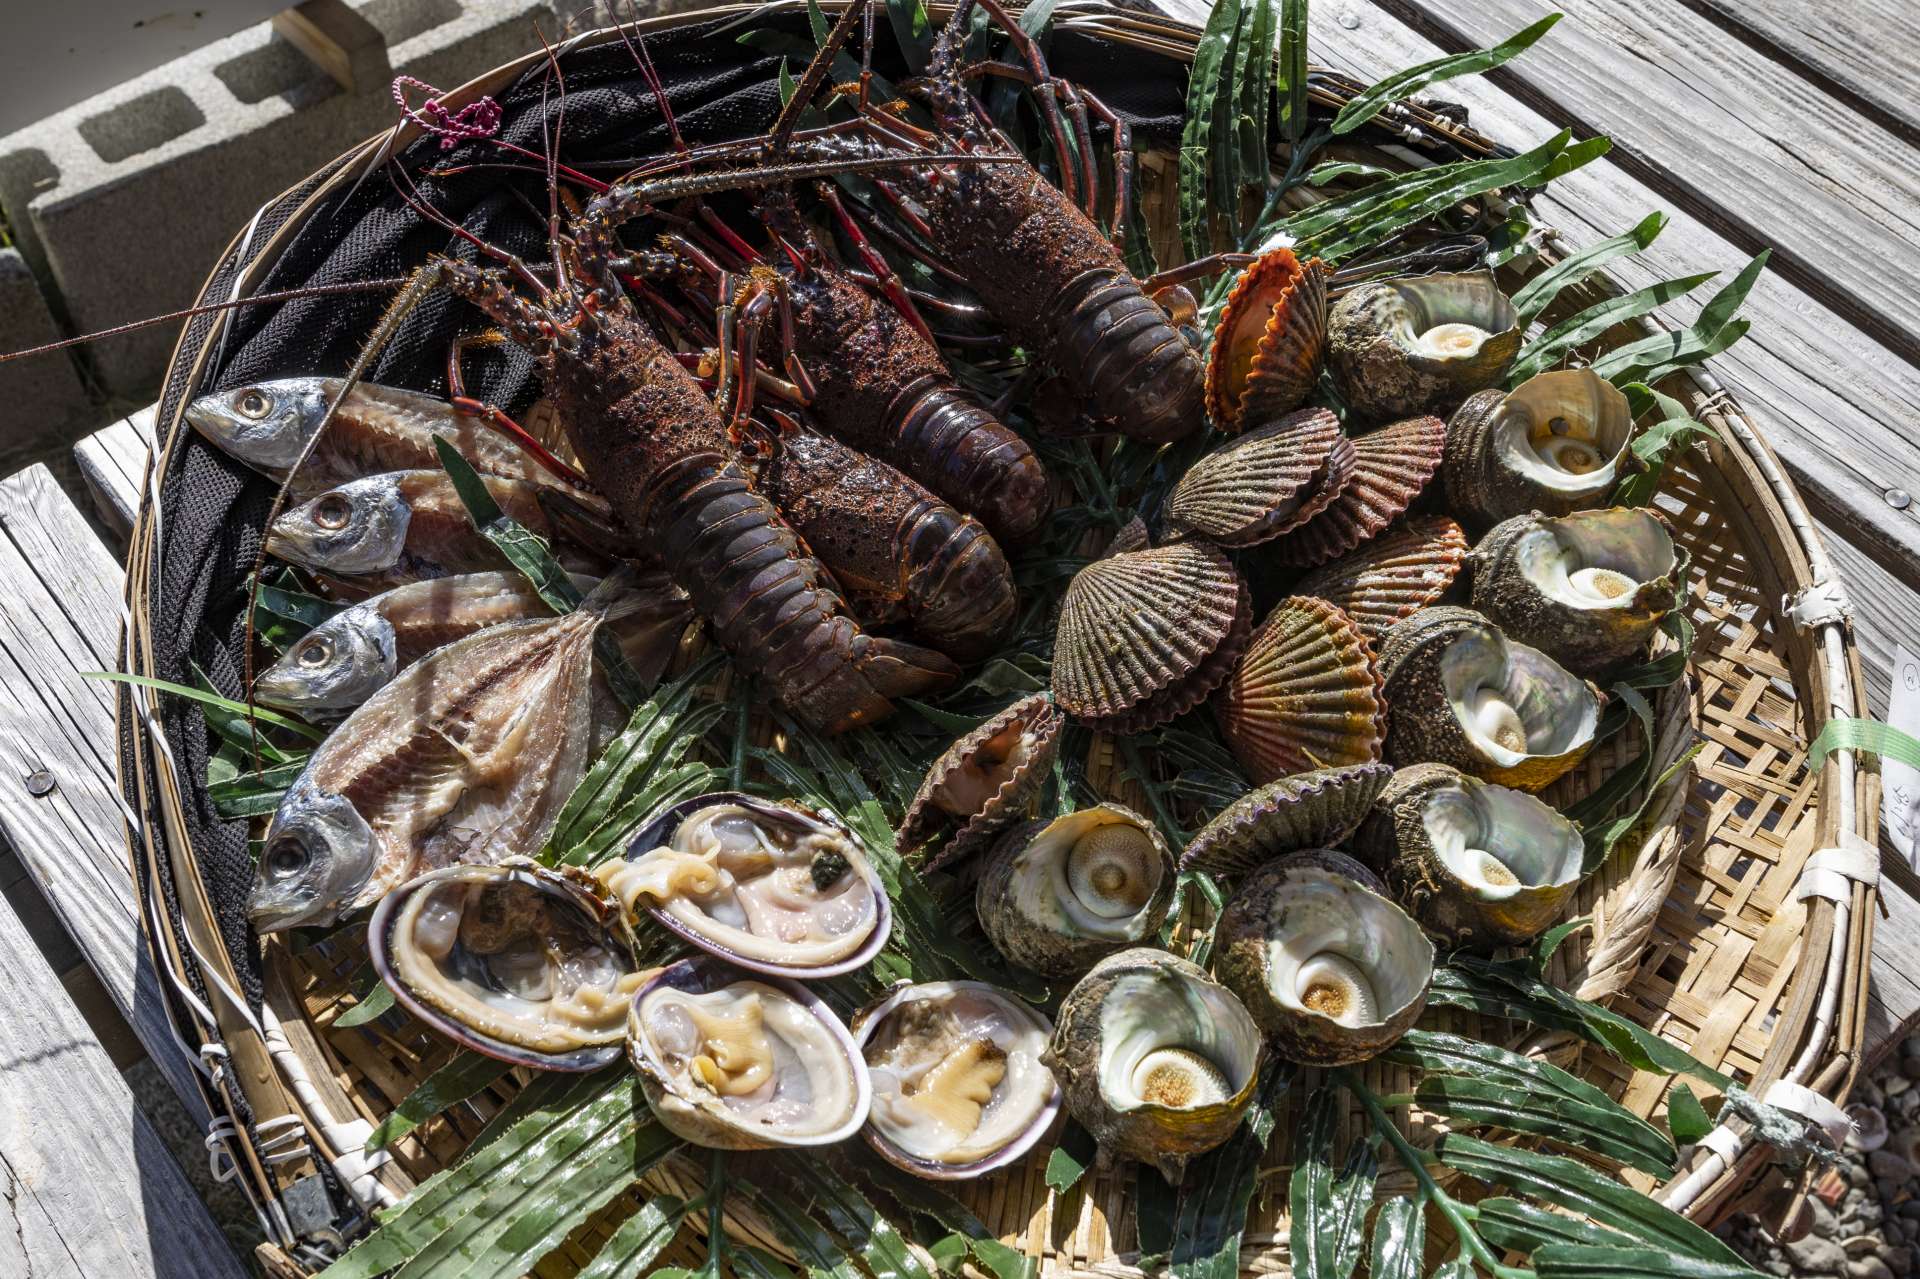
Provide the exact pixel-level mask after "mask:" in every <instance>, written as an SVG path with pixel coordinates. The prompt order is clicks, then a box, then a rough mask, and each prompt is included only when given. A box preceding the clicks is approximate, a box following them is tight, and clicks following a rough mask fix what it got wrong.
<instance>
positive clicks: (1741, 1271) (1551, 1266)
mask: <svg viewBox="0 0 1920 1279" xmlns="http://www.w3.org/2000/svg"><path fill="white" fill-rule="evenodd" d="M1533 1269H1534V1273H1535V1274H1537V1275H1539V1276H1540V1279H1763V1276H1762V1275H1761V1273H1760V1272H1759V1271H1758V1270H1754V1269H1753V1268H1751V1267H1749V1266H1746V1265H1744V1264H1742V1263H1741V1262H1740V1261H1739V1259H1738V1258H1735V1259H1734V1260H1733V1261H1710V1260H1706V1259H1703V1258H1696V1257H1684V1256H1675V1255H1674V1254H1673V1253H1671V1252H1668V1251H1666V1250H1665V1249H1663V1248H1595V1247H1591V1246H1588V1245H1583V1244H1549V1245H1548V1246H1546V1247H1544V1248H1541V1249H1540V1250H1539V1251H1537V1252H1535V1253H1534V1254H1533Z"/></svg>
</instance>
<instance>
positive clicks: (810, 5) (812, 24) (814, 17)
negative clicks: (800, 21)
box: [807, 0, 833, 49]
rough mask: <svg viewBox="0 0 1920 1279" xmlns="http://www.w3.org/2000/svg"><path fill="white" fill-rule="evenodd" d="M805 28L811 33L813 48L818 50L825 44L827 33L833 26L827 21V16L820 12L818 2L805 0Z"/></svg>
mask: <svg viewBox="0 0 1920 1279" xmlns="http://www.w3.org/2000/svg"><path fill="white" fill-rule="evenodd" d="M807 26H808V27H809V28H810V29H811V30H812V32H813V47H814V48H816V49H817V48H819V47H820V46H821V45H823V44H825V43H826V42H827V33H828V32H830V31H831V30H832V29H833V24H832V23H830V22H828V21H827V15H826V14H824V13H822V12H821V11H820V0H807Z"/></svg>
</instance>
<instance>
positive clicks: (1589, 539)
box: [1473, 506, 1685, 676]
mask: <svg viewBox="0 0 1920 1279" xmlns="http://www.w3.org/2000/svg"><path fill="white" fill-rule="evenodd" d="M1684 568H1685V565H1684V559H1683V556H1682V553H1681V552H1680V550H1679V548H1678V547H1676V546H1675V545H1674V541H1673V532H1672V529H1671V528H1670V527H1669V526H1668V524H1667V522H1666V520H1665V519H1663V518H1662V517H1661V516H1660V515H1659V514H1658V513H1657V512H1655V511H1651V510H1646V509H1638V510H1636V509H1631V508H1628V507H1619V506H1616V507H1608V508H1606V509H1603V510H1597V511H1575V512H1574V513H1573V514H1571V515H1565V516H1561V517H1559V518H1557V519H1553V518H1547V517H1543V516H1540V515H1534V514H1527V515H1516V516H1514V517H1513V518H1512V519H1509V520H1502V521H1501V522H1500V523H1499V524H1496V525H1495V526H1494V527H1493V531H1492V532H1490V533H1488V534H1487V535H1486V537H1484V538H1482V539H1481V541H1480V545H1479V546H1477V547H1475V548H1474V551H1473V606H1474V607H1475V608H1476V609H1478V610H1480V612H1482V613H1483V614H1485V615H1486V617H1487V619H1488V620H1489V621H1491V622H1493V623H1494V624H1495V625H1497V626H1498V627H1499V628H1500V629H1501V630H1503V631H1505V632H1506V633H1507V634H1508V635H1509V636H1510V637H1512V638H1513V639H1517V640H1520V641H1521V642H1523V643H1527V644H1531V645H1533V646H1534V647H1535V648H1538V649H1539V650H1541V651H1542V652H1544V653H1546V654H1547V655H1548V656H1549V657H1551V658H1553V659H1554V660H1555V661H1557V662H1559V663H1560V664H1561V665H1562V666H1565V667H1566V668H1567V669H1568V670H1571V671H1573V672H1575V673H1576V674H1579V675H1595V676H1597V675H1600V674H1602V673H1604V672H1606V671H1608V670H1611V669H1612V668H1614V667H1616V666H1619V665H1620V664H1621V663H1623V662H1625V661H1627V660H1629V659H1631V658H1633V657H1635V656H1636V655H1638V654H1641V653H1644V652H1646V650H1647V644H1648V643H1649V641H1651V640H1652V638H1653V633H1654V631H1655V630H1656V629H1657V628H1658V627H1659V625H1660V619H1661V618H1663V617H1665V616H1666V615H1667V614H1668V613H1670V612H1672V611H1673V606H1674V601H1675V598H1676V595H1677V591H1678V584H1679V578H1680V577H1681V576H1682V574H1683V572H1684Z"/></svg>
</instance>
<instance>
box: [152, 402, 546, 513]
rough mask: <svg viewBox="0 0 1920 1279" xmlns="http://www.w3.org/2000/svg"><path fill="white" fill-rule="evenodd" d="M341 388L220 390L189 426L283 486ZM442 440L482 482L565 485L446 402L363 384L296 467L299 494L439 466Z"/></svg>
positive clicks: (197, 406) (195, 407) (193, 411)
mask: <svg viewBox="0 0 1920 1279" xmlns="http://www.w3.org/2000/svg"><path fill="white" fill-rule="evenodd" d="M343 382H344V379H342V378H332V377H289V378H276V379H274V380H272V381H269V382H255V383H253V384H251V385H249V386H242V387H236V388H235V389H233V390H231V391H215V392H212V393H211V394H208V395H203V396H200V397H199V398H198V399H196V400H194V401H193V403H191V404H189V405H188V406H187V421H188V422H190V423H192V424H193V427H194V429H195V430H197V431H199V432H200V433H201V434H202V435H204V436H206V437H207V438H208V439H209V440H211V441H213V443H214V444H215V445H217V446H219V448H221V449H222V450H223V451H225V452H226V453H228V454H230V455H232V456H233V457H236V458H239V459H240V460H241V461H242V462H245V463H246V464H247V465H249V466H251V467H254V468H255V469H256V470H260V471H264V472H265V473H267V474H268V475H271V476H273V477H274V478H275V479H281V478H283V477H284V476H285V475H286V473H287V470H288V468H290V467H291V466H292V465H293V464H294V462H295V461H296V460H298V459H299V456H300V450H302V449H304V448H305V447H306V446H307V441H308V440H309V439H311V438H312V437H313V433H314V431H315V430H316V429H318V427H319V425H320V421H321V419H322V418H324V417H325V416H326V412H327V405H329V404H331V403H332V402H333V397H334V396H336V395H338V394H339V393H340V387H341V385H342V384H343ZM436 435H438V436H442V437H444V438H446V439H447V440H449V441H450V442H451V443H452V444H453V445H454V447H455V448H457V449H459V450H460V452H461V454H462V455H463V456H464V457H466V459H467V460H468V461H469V462H471V463H473V467H474V469H475V470H477V471H479V472H481V473H482V474H484V475H500V476H505V477H508V478H511V479H520V480H527V481H529V482H532V483H537V484H548V485H561V484H564V483H565V481H564V480H562V479H561V478H560V477H559V476H557V475H555V474H554V473H553V472H551V471H549V470H547V469H546V468H545V467H544V466H542V465H541V464H540V463H539V462H538V461H536V460H535V459H534V458H533V457H532V456H531V455H529V454H528V453H527V452H525V451H524V450H523V449H521V447H520V446H519V445H518V444H517V443H515V442H514V441H513V440H511V439H509V438H508V437H506V436H505V435H502V434H501V433H500V432H498V431H496V430H494V429H493V428H492V427H491V426H489V425H488V424H487V423H486V422H484V421H483V420H481V419H480V418H478V417H474V416H472V415H470V414H466V413H461V412H458V411H457V410H456V409H455V408H454V407H453V405H452V404H450V403H448V402H447V401H446V400H442V399H438V398H436V397H434V396H431V395H422V394H420V393H419V392H418V391H408V390H403V389H401V388H399V387H393V386H378V385H375V384H372V383H368V382H361V383H359V384H358V385H356V386H355V387H354V388H353V391H352V392H351V393H350V394H349V395H348V396H347V398H346V399H345V400H344V401H343V402H342V403H341V405H340V411H339V412H338V413H337V414H335V415H334V419H333V424H332V425H331V426H329V427H328V428H327V433H326V435H325V436H323V437H322V438H321V440H320V443H319V445H318V446H316V447H315V449H314V451H313V456H312V457H310V458H308V459H307V462H306V465H304V466H302V467H301V468H300V474H299V476H298V478H297V480H296V481H295V491H296V492H297V493H299V494H301V495H302V496H306V495H309V494H313V493H317V492H320V491H322V490H324V489H327V488H330V487H332V486H333V485H335V484H340V483H343V482H344V481H347V480H351V479H354V478H356V477H358V476H361V475H369V474H372V473H374V472H376V471H391V470H400V469H435V468H438V467H439V465H440V457H439V454H438V453H437V452H435V450H434V447H433V437H434V436H436Z"/></svg>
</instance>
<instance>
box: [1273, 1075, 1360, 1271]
mask: <svg viewBox="0 0 1920 1279" xmlns="http://www.w3.org/2000/svg"><path fill="white" fill-rule="evenodd" d="M1340 1095H1341V1094H1340V1091H1339V1089H1338V1088H1336V1087H1335V1086H1334V1085H1332V1084H1322V1085H1321V1086H1320V1087H1319V1088H1316V1089H1315V1090H1314V1091H1313V1094H1312V1095H1311V1096H1309V1097H1308V1098H1307V1104H1306V1110H1305V1113H1304V1114H1303V1115H1302V1117H1301V1121H1300V1128H1299V1131H1298V1132H1297V1133H1296V1134H1295V1137H1294V1141H1295V1145H1294V1155H1293V1177H1292V1180H1291V1181H1289V1182H1288V1185H1287V1206H1288V1210H1289V1213H1290V1216H1291V1218H1292V1221H1291V1234H1290V1235H1289V1244H1290V1251H1289V1256H1290V1257H1291V1259H1292V1261H1293V1273H1294V1275H1295V1276H1296V1279H1347V1276H1348V1275H1351V1274H1352V1273H1353V1269H1354V1267H1355V1266H1356V1265H1357V1264H1358V1263H1359V1261H1360V1254H1361V1251H1362V1250H1363V1248H1364V1246H1365V1244H1366V1224H1367V1223H1366V1218H1367V1206H1368V1205H1369V1204H1370V1203H1371V1202H1372V1199H1373V1182H1374V1177H1375V1175H1376V1173H1377V1172H1378V1164H1377V1163H1376V1162H1375V1157H1374V1152H1373V1148H1372V1147H1371V1146H1369V1145H1368V1144H1367V1143H1366V1142H1364V1141H1356V1142H1355V1143H1354V1148H1353V1149H1352V1150H1349V1151H1348V1152H1347V1163H1346V1167H1345V1168H1344V1169H1342V1170H1341V1173H1340V1175H1339V1177H1338V1178H1337V1179H1336V1178H1335V1176H1334V1172H1333V1136H1334V1127H1335V1125H1336V1123H1337V1122H1338V1120H1339V1114H1340V1108H1341V1101H1340Z"/></svg>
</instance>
